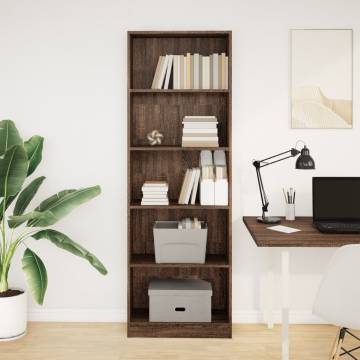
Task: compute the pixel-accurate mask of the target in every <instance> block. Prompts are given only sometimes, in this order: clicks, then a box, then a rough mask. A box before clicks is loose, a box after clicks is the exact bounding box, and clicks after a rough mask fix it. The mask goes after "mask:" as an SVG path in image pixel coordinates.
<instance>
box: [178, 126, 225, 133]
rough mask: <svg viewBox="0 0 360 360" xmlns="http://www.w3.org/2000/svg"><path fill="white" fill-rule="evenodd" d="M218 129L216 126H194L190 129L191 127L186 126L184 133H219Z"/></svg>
mask: <svg viewBox="0 0 360 360" xmlns="http://www.w3.org/2000/svg"><path fill="white" fill-rule="evenodd" d="M217 133H218V131H217V129H216V128H214V129H208V128H205V129H199V128H194V129H189V128H185V127H184V129H183V135H185V134H214V135H217Z"/></svg>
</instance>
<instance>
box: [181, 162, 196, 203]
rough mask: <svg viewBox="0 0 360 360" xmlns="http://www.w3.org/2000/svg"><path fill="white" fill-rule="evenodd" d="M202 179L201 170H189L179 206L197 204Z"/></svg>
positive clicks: (182, 188)
mask: <svg viewBox="0 0 360 360" xmlns="http://www.w3.org/2000/svg"><path fill="white" fill-rule="evenodd" d="M199 179H200V168H192V169H187V170H186V173H185V176H184V180H183V183H182V186H181V191H180V196H179V204H183V205H186V204H189V203H191V205H194V204H195V201H196V194H197V192H198V187H199Z"/></svg>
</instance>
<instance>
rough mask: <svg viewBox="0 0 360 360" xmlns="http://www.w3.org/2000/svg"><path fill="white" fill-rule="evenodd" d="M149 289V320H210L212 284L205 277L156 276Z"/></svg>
mask: <svg viewBox="0 0 360 360" xmlns="http://www.w3.org/2000/svg"><path fill="white" fill-rule="evenodd" d="M148 293H149V303H150V306H149V308H150V309H149V310H150V311H149V321H151V322H211V297H212V287H211V284H210V283H209V282H207V281H204V280H200V279H155V280H151V281H150V284H149V292H148Z"/></svg>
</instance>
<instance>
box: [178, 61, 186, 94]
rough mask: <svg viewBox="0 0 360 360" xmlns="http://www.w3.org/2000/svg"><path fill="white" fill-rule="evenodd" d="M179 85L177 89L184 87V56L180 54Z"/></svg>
mask: <svg viewBox="0 0 360 360" xmlns="http://www.w3.org/2000/svg"><path fill="white" fill-rule="evenodd" d="M179 57H180V81H179V83H180V87H179V89H185V87H184V86H185V81H184V80H185V72H184V68H185V66H184V63H185V56H184V55H180V56H179Z"/></svg>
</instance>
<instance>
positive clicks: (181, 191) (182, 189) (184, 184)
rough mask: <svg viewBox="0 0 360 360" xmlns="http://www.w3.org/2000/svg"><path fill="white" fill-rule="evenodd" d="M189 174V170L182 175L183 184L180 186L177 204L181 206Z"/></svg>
mask: <svg viewBox="0 0 360 360" xmlns="http://www.w3.org/2000/svg"><path fill="white" fill-rule="evenodd" d="M189 172H190V169H187V170H186V172H185V175H184V179H183V183H182V185H181V190H180V195H179V201H178V203H179V204H182V203H183V201H184V193H185V189H186V184H187V182H188V178H189Z"/></svg>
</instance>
